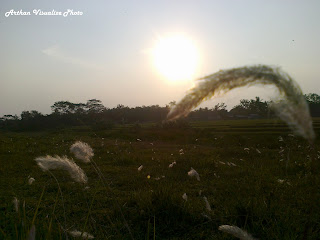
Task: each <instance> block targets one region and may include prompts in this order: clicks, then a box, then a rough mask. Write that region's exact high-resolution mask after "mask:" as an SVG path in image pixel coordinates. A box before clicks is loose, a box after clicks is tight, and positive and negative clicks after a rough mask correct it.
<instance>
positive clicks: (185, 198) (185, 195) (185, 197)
mask: <svg viewBox="0 0 320 240" xmlns="http://www.w3.org/2000/svg"><path fill="white" fill-rule="evenodd" d="M182 199H183V200H185V201H188V196H187V194H186V193H184V194H183V195H182Z"/></svg>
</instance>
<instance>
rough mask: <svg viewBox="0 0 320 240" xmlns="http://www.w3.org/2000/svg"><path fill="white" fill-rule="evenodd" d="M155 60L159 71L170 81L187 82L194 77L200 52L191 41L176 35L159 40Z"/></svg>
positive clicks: (154, 55)
mask: <svg viewBox="0 0 320 240" xmlns="http://www.w3.org/2000/svg"><path fill="white" fill-rule="evenodd" d="M153 58H154V64H155V67H156V68H157V70H158V71H159V72H160V73H161V74H162V75H163V76H164V77H166V78H167V79H168V80H169V81H186V80H190V79H192V78H193V77H194V74H195V71H196V68H197V64H198V51H197V48H196V47H195V44H194V43H193V42H192V41H191V40H190V39H188V38H187V37H185V36H183V35H174V36H170V37H166V38H160V39H159V40H158V42H157V44H156V46H155V47H154V49H153Z"/></svg>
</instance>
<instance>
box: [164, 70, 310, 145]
mask: <svg viewBox="0 0 320 240" xmlns="http://www.w3.org/2000/svg"><path fill="white" fill-rule="evenodd" d="M199 80H202V81H199V83H198V85H197V86H196V87H194V88H193V89H191V90H190V92H189V93H188V94H187V95H186V96H185V97H184V98H183V99H182V100H181V101H180V102H179V103H178V104H176V105H175V106H174V107H173V108H172V109H171V110H170V112H169V113H168V116H167V119H168V120H174V119H177V118H179V117H182V116H186V115H188V114H189V112H190V111H191V110H192V109H193V108H194V107H196V106H198V105H199V104H200V103H201V102H202V101H204V100H207V99H210V98H211V97H214V96H215V95H217V94H219V93H222V92H224V93H225V92H228V91H230V90H232V89H235V88H238V87H243V86H251V85H255V84H260V85H274V86H275V87H276V88H277V89H278V92H279V95H280V97H281V98H282V100H281V101H277V102H274V103H273V104H272V105H271V107H272V108H273V109H274V111H275V113H276V114H277V115H278V116H279V117H280V118H281V119H282V120H283V121H285V122H286V123H287V124H288V125H289V127H290V128H291V129H292V130H293V131H294V132H295V133H296V134H298V135H300V136H302V137H304V138H305V139H307V140H308V141H309V142H313V140H314V138H315V133H314V131H313V127H312V119H311V116H310V112H309V107H308V104H307V102H306V100H305V98H304V96H303V94H302V91H301V89H300V87H299V85H298V84H297V83H296V82H295V81H294V80H293V79H292V78H291V77H290V76H289V75H288V74H287V73H285V72H283V71H281V69H280V68H279V67H271V66H266V65H257V66H244V67H240V68H233V69H228V70H221V71H219V72H216V73H214V74H212V75H209V76H206V77H203V78H200V79H199Z"/></svg>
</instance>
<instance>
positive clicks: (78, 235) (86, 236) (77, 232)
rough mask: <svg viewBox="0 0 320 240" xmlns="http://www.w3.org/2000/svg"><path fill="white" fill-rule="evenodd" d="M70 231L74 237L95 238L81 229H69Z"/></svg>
mask: <svg viewBox="0 0 320 240" xmlns="http://www.w3.org/2000/svg"><path fill="white" fill-rule="evenodd" d="M68 233H69V234H70V235H71V236H72V237H74V238H79V237H82V238H84V239H94V236H92V235H91V234H89V233H87V232H80V231H77V230H74V231H68Z"/></svg>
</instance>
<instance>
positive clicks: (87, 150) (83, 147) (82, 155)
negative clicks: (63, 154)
mask: <svg viewBox="0 0 320 240" xmlns="http://www.w3.org/2000/svg"><path fill="white" fill-rule="evenodd" d="M70 152H71V153H73V154H74V156H75V157H76V158H78V159H79V160H82V161H83V162H85V163H89V162H90V159H91V158H92V157H93V156H94V153H93V150H92V148H91V147H90V146H89V145H88V144H87V143H84V142H81V141H77V142H75V143H74V144H72V146H71V147H70Z"/></svg>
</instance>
